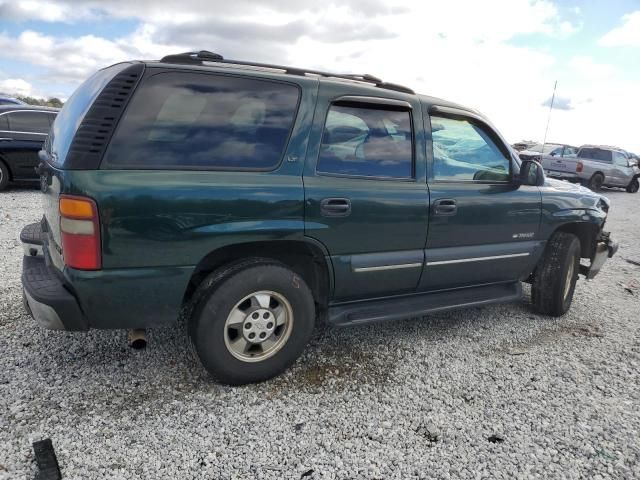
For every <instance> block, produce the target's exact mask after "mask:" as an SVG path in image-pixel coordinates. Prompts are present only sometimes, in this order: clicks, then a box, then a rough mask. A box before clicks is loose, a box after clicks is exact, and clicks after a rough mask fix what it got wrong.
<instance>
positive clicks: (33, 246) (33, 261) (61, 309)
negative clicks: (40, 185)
mask: <svg viewBox="0 0 640 480" xmlns="http://www.w3.org/2000/svg"><path fill="white" fill-rule="evenodd" d="M34 225H36V224H33V225H27V226H26V227H25V228H24V229H23V231H22V232H21V234H20V239H21V240H22V242H23V245H24V247H25V248H24V250H25V256H24V257H23V258H22V288H23V299H24V304H25V307H26V309H27V312H29V314H30V315H31V316H32V317H33V318H34V319H35V320H36V322H38V323H39V324H40V325H41V326H42V327H44V328H47V329H50V330H88V323H87V320H86V318H85V316H84V314H83V313H82V310H81V309H80V305H79V304H78V301H77V300H76V298H75V296H74V295H73V294H72V293H71V292H70V291H69V289H68V288H67V287H66V286H65V284H64V282H63V280H62V278H61V276H59V275H58V274H57V273H56V272H55V271H54V270H53V269H52V268H51V267H50V266H49V265H47V262H46V260H45V256H44V255H43V252H42V239H41V238H39V230H38V228H36V227H34ZM38 227H39V225H38Z"/></svg>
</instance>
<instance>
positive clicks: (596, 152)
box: [578, 148, 611, 163]
mask: <svg viewBox="0 0 640 480" xmlns="http://www.w3.org/2000/svg"><path fill="white" fill-rule="evenodd" d="M578 157H579V158H589V159H591V160H598V161H600V162H607V163H611V150H603V149H601V148H581V149H580V151H579V152H578Z"/></svg>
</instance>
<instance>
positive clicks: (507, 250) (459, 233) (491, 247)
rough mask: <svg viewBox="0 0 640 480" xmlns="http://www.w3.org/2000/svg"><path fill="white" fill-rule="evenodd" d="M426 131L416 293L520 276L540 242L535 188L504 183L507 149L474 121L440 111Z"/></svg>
mask: <svg viewBox="0 0 640 480" xmlns="http://www.w3.org/2000/svg"><path fill="white" fill-rule="evenodd" d="M427 125H429V123H427ZM430 126H431V130H432V152H433V158H432V161H431V162H430V164H429V166H430V168H429V180H428V182H429V190H430V194H431V212H430V223H429V236H428V239H427V243H426V249H425V257H426V258H425V261H426V265H425V271H424V274H423V276H422V279H421V282H420V289H421V290H425V291H428V290H440V289H451V288H460V287H468V286H475V285H482V284H489V283H498V282H508V281H515V280H518V279H523V278H524V277H525V276H526V275H528V274H529V273H530V272H531V270H532V268H533V265H534V264H535V261H536V259H537V256H538V253H540V252H541V249H542V248H543V245H544V243H543V242H541V241H540V240H539V238H538V230H539V224H540V215H541V194H540V191H539V189H538V187H532V186H523V185H518V184H517V183H516V182H514V181H512V177H513V173H512V170H513V169H514V168H517V165H515V164H514V159H513V158H512V156H511V152H510V150H509V149H508V147H507V146H506V145H505V144H504V142H502V140H501V139H500V137H499V135H498V134H497V133H496V132H495V131H494V130H493V129H492V128H491V127H490V126H489V125H487V124H486V123H484V122H483V121H482V120H481V119H480V118H476V117H472V116H469V117H467V116H465V115H464V114H454V115H451V114H442V113H441V114H438V115H431V118H430Z"/></svg>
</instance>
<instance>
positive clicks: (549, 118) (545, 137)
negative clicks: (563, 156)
mask: <svg viewBox="0 0 640 480" xmlns="http://www.w3.org/2000/svg"><path fill="white" fill-rule="evenodd" d="M557 86H558V80H556V82H555V83H554V84H553V95H551V105H550V106H549V116H548V117H547V128H545V130H544V140H543V141H542V152H540V158H542V155H544V146H545V144H546V143H547V133H549V122H551V110H553V102H554V100H555V99H556V87H557Z"/></svg>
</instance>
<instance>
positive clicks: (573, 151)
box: [562, 146, 578, 158]
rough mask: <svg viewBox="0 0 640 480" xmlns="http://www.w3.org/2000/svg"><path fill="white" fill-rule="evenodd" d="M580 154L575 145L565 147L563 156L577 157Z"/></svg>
mask: <svg viewBox="0 0 640 480" xmlns="http://www.w3.org/2000/svg"><path fill="white" fill-rule="evenodd" d="M577 154H578V150H577V149H576V148H575V147H568V146H567V147H564V152H563V154H562V156H563V157H569V158H575V156H576V155H577Z"/></svg>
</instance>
